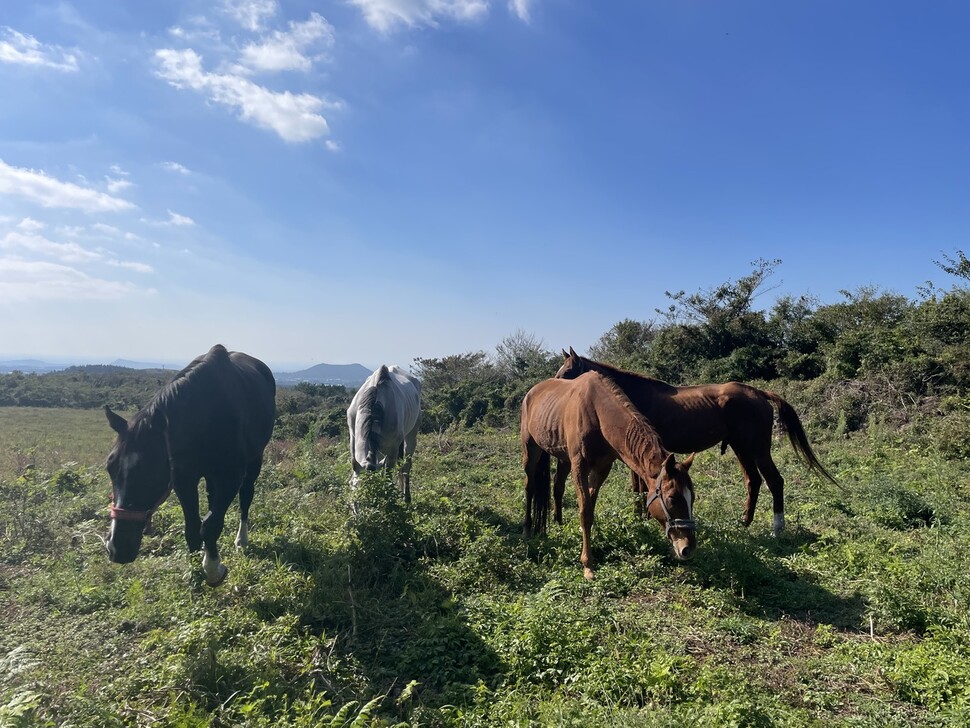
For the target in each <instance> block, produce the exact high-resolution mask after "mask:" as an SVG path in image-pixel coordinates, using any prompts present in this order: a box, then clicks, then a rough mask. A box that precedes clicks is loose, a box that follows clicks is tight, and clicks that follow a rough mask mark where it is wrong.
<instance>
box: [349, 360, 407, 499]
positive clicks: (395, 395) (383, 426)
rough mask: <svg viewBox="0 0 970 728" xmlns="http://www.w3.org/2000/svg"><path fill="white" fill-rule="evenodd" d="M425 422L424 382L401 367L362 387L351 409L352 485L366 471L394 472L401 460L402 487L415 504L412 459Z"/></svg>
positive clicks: (379, 374)
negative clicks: (422, 419) (420, 426)
mask: <svg viewBox="0 0 970 728" xmlns="http://www.w3.org/2000/svg"><path fill="white" fill-rule="evenodd" d="M420 420H421V383H420V382H419V381H418V380H417V379H415V378H414V377H412V376H411V375H410V374H408V373H407V372H405V371H404V370H403V369H401V368H400V367H398V366H394V365H392V366H387V365H386V364H385V365H383V366H381V368H380V369H378V370H377V371H376V372H374V373H373V374H371V375H370V376H369V377H368V378H367V381H365V382H364V383H363V384H362V385H360V389H358V390H357V394H355V395H354V399H353V401H352V402H351V403H350V407H349V408H347V426H348V428H349V429H350V456H351V458H352V459H353V463H354V475H353V477H352V479H351V482H352V483H356V482H357V476H358V475H359V474H360V472H361V471H362V470H370V471H374V470H377V469H378V468H383V469H385V470H390V469H392V468H393V467H394V466H395V465H396V464H397V461H398V460H399V459H400V460H401V461H402V462H401V469H400V472H399V473H398V485H399V486H400V488H401V490H402V491H403V493H404V500H405V502H407V503H410V502H411V456H412V455H413V454H414V447H415V445H416V444H417V441H418V427H419V425H420Z"/></svg>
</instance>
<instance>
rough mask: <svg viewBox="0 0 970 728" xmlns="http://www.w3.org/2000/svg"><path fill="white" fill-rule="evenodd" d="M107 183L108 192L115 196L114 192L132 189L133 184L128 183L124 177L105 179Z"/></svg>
mask: <svg viewBox="0 0 970 728" xmlns="http://www.w3.org/2000/svg"><path fill="white" fill-rule="evenodd" d="M105 180H106V181H107V187H108V192H110V193H111V194H115V193H116V192H121V191H122V190H126V189H128V188H129V187H133V186H134V184H133V183H132V182H129V181H128V180H126V179H125V178H124V177H105Z"/></svg>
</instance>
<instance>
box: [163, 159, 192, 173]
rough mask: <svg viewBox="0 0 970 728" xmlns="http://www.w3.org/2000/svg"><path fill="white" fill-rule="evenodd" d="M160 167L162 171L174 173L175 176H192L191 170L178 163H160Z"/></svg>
mask: <svg viewBox="0 0 970 728" xmlns="http://www.w3.org/2000/svg"><path fill="white" fill-rule="evenodd" d="M161 167H162V169H165V170H168V171H169V172H176V173H177V174H184V175H189V174H192V170H190V169H189V168H188V167H186V166H185V165H184V164H179V163H178V162H162V164H161Z"/></svg>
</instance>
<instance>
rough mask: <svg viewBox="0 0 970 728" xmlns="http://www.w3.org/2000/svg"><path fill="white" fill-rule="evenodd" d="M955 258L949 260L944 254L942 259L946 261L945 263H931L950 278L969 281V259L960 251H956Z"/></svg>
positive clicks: (935, 261) (936, 261)
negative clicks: (954, 277)
mask: <svg viewBox="0 0 970 728" xmlns="http://www.w3.org/2000/svg"><path fill="white" fill-rule="evenodd" d="M956 256H957V257H956V258H951V257H950V256H949V255H947V254H946V253H944V254H943V258H944V260H945V261H946V262H945V263H941V262H940V261H938V260H934V261H933V262H934V263H936V265H938V266H939V267H940V268H941V269H943V270H944V271H945V272H947V273H949V274H950V275H951V276H956V277H957V278H963V279H964V280H966V281H970V259H967V256H966V254H964V252H963V251H962V250H958V251H957V252H956Z"/></svg>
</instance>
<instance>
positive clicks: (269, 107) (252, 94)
mask: <svg viewBox="0 0 970 728" xmlns="http://www.w3.org/2000/svg"><path fill="white" fill-rule="evenodd" d="M155 59H156V61H157V62H158V70H157V71H156V74H157V75H158V77H159V78H161V79H163V80H165V81H167V82H168V83H170V84H171V85H172V86H174V87H176V88H179V89H182V88H189V89H192V90H193V91H198V92H200V93H204V94H206V95H207V96H208V97H209V99H210V100H212V101H215V102H216V103H219V104H223V105H224V106H228V107H230V108H232V109H235V110H236V111H237V112H238V113H239V116H240V118H242V119H243V120H245V121H248V122H251V123H253V124H255V125H256V126H258V127H261V128H263V129H269V130H271V131H274V132H276V133H277V134H278V135H279V136H280V137H281V138H282V139H283V140H285V141H288V142H306V141H310V140H312V139H316V138H319V137H321V136H324V135H325V134H327V133H328V132H329V126H328V124H327V120H326V119H325V118H324V117H323V116H321V115H320V113H319V112H320V111H321V110H323V109H325V108H338V107H339V104H335V103H332V102H327V101H325V100H324V99H321V98H319V97H317V96H313V95H312V94H306V93H303V94H294V93H290V92H289V91H282V92H276V91H271V90H269V89H268V88H265V87H263V86H260V85H258V84H256V83H253V82H252V81H251V80H249V79H248V78H246V77H245V76H242V75H239V74H234V73H210V72H208V71H206V70H205V69H204V68H203V67H202V58H201V56H199V54H198V53H196V52H195V51H194V50H191V49H186V50H175V49H171V48H165V49H161V50H158V51H155Z"/></svg>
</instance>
